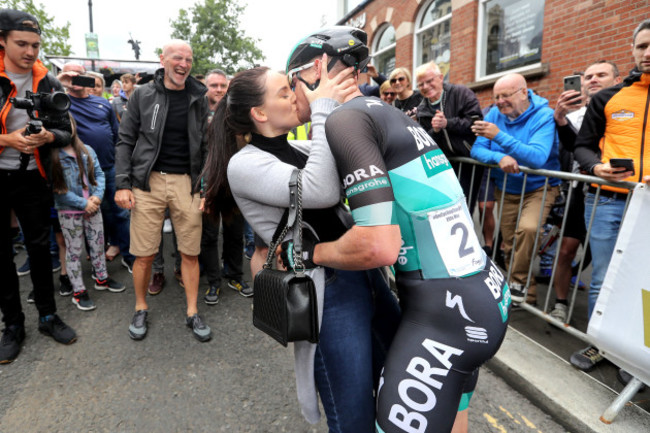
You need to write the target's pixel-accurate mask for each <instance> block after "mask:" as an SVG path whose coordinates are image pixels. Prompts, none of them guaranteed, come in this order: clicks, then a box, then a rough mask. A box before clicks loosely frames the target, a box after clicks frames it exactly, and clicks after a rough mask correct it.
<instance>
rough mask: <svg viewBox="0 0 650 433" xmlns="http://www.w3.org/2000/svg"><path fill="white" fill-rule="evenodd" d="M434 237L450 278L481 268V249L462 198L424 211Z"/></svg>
mask: <svg viewBox="0 0 650 433" xmlns="http://www.w3.org/2000/svg"><path fill="white" fill-rule="evenodd" d="M427 216H428V218H429V224H430V225H431V232H432V233H433V238H434V239H435V241H436V244H437V245H438V250H439V251H440V255H441V257H442V260H443V262H444V264H445V267H446V268H447V272H449V275H450V276H452V277H462V276H465V275H468V274H471V273H474V272H478V271H480V270H481V269H483V266H484V265H485V263H484V261H483V250H482V249H481V244H480V243H479V241H478V237H477V236H476V233H475V232H474V225H473V224H472V221H471V219H470V217H469V212H468V210H467V205H466V204H465V201H464V200H463V201H461V202H459V203H457V204H455V205H453V206H452V207H448V208H446V209H441V210H436V211H432V212H429V213H428V214H427Z"/></svg>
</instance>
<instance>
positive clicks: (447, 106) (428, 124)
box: [415, 62, 483, 213]
mask: <svg viewBox="0 0 650 433" xmlns="http://www.w3.org/2000/svg"><path fill="white" fill-rule="evenodd" d="M443 79H444V76H443V75H442V73H441V72H440V68H439V67H438V65H436V64H435V63H434V62H429V63H425V64H424V65H421V66H419V67H418V68H417V69H416V70H415V81H416V83H417V86H418V90H419V91H420V93H422V96H424V99H422V102H421V103H420V105H419V106H418V111H417V118H418V122H419V123H420V126H422V128H424V130H425V131H427V132H428V133H429V135H430V136H431V137H433V139H434V140H435V141H436V143H437V144H438V146H440V149H441V150H442V151H443V153H444V154H445V156H447V157H448V158H449V157H452V156H467V157H469V152H470V149H471V148H472V145H473V144H474V140H476V136H475V135H474V134H473V133H472V131H471V129H470V127H471V126H472V123H473V121H474V120H473V119H476V120H481V119H483V114H482V112H481V106H480V104H479V102H478V99H477V98H476V95H475V94H474V92H472V91H471V90H470V89H468V88H467V87H465V86H461V85H458V84H449V83H444V82H443ZM451 166H452V167H453V169H454V171H455V172H456V175H457V176H458V175H459V172H460V176H459V179H458V180H459V181H460V185H461V186H462V188H463V193H464V194H465V198H466V200H467V205H468V207H469V211H470V213H473V212H474V205H475V204H476V199H477V197H478V191H479V188H480V185H481V179H482V178H483V167H482V166H480V165H475V166H470V165H467V164H465V165H464V166H463V167H462V168H461V167H460V164H459V163H458V162H451Z"/></svg>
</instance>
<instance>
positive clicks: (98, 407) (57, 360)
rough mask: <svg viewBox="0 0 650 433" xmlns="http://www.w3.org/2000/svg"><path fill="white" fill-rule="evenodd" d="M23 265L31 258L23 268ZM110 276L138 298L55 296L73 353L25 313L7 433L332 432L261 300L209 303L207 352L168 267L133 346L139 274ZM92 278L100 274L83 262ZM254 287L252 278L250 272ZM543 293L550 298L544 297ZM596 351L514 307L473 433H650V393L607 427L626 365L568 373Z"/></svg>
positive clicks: (4, 377) (481, 389)
mask: <svg viewBox="0 0 650 433" xmlns="http://www.w3.org/2000/svg"><path fill="white" fill-rule="evenodd" d="M166 244H171V243H170V242H167V243H166ZM166 259H167V260H169V261H170V264H171V262H172V261H173V259H171V258H170V257H169V256H168V255H167V257H166ZM23 260H24V253H21V254H20V255H19V256H18V257H17V258H16V263H17V264H18V265H20V264H22V262H23ZM247 265H248V263H247V262H245V268H246V267H247ZM108 267H109V272H111V274H112V275H113V276H114V277H115V278H116V279H119V280H121V281H124V282H126V283H127V291H126V292H125V293H122V294H114V293H107V292H96V291H92V294H91V296H92V297H93V299H94V300H95V301H96V303H97V304H98V308H97V310H95V311H92V312H81V311H79V310H77V309H76V308H75V307H74V306H73V305H72V303H71V302H70V300H69V299H70V298H61V297H59V296H58V294H57V304H58V306H59V311H60V313H61V315H62V317H63V318H64V320H65V321H66V322H67V323H69V324H70V325H71V326H73V327H74V328H75V329H77V331H78V333H79V335H80V339H79V341H78V342H77V343H76V344H74V345H72V346H69V347H68V346H62V345H58V344H54V343H52V342H51V341H49V340H48V339H47V338H46V337H43V336H41V335H39V334H38V332H36V329H35V328H36V317H35V309H34V308H32V307H27V304H24V307H26V308H25V312H26V314H27V316H28V320H27V322H26V325H27V328H28V337H27V340H26V342H25V345H24V347H23V350H22V353H21V355H20V357H19V358H18V360H16V361H15V362H14V363H12V364H9V365H6V366H2V367H1V368H0V388H1V389H2V391H3V392H2V393H0V432H2V433H12V432H42V431H93V432H104V431H106V432H131V431H160V432H180V431H183V432H185V431H187V432H190V431H191V432H199V431H224V432H237V431H242V432H257V431H259V432H268V431H274V432H306V433H307V432H308V433H317V432H318V433H320V432H324V431H327V427H326V424H325V421H324V420H322V421H321V422H320V423H319V424H317V425H314V426H309V425H307V424H306V423H305V422H304V421H303V420H302V417H301V416H300V414H299V410H298V408H297V405H296V404H295V388H294V377H293V365H292V364H293V362H292V355H291V351H290V350H287V349H284V348H282V347H280V346H279V345H277V344H276V343H275V342H273V341H272V340H271V339H270V338H268V337H266V336H264V335H263V334H262V333H260V332H258V331H256V330H255V329H254V328H252V326H251V324H250V318H251V299H250V298H243V297H241V296H239V295H238V294H237V293H236V292H234V291H233V290H229V289H227V288H225V287H224V289H222V297H221V301H220V303H219V304H218V305H217V306H213V307H207V306H205V305H204V304H203V303H202V302H201V303H200V306H199V309H200V312H201V314H203V316H204V318H205V319H206V321H207V323H208V324H209V325H210V326H211V327H212V329H213V332H214V337H213V341H212V342H210V343H199V342H197V341H195V340H194V339H193V338H191V334H190V331H189V330H188V329H187V328H186V327H185V326H184V324H183V309H184V308H183V305H184V294H183V290H182V289H181V288H180V287H178V286H177V284H176V282H175V281H174V277H173V272H172V270H171V266H168V267H167V272H166V274H167V287H166V289H165V291H163V293H162V294H160V295H158V296H156V297H151V298H150V303H151V305H150V308H151V309H152V310H151V314H150V335H149V336H148V337H147V339H145V340H144V341H142V342H133V341H131V340H130V339H129V338H128V336H127V335H126V327H127V324H128V321H129V319H130V314H131V311H132V310H131V309H132V305H133V289H132V283H131V281H130V275H129V274H128V273H127V272H126V271H125V269H124V268H123V267H121V266H120V265H119V263H117V261H114V262H112V263H109V266H108ZM245 270H246V269H245ZM84 271H85V273H86V276H87V275H89V264H88V263H87V262H85V261H84ZM246 271H247V270H246ZM246 278H247V279H249V280H250V275H249V272H248V271H247V275H246ZM57 279H58V278H57ZM29 283H30V279H29V277H22V278H21V293H22V295H24V297H26V295H27V292H28V291H29V289H30V287H29V286H30V284H29ZM224 286H225V284H224ZM57 288H58V287H57ZM539 288H540V293H539V294H538V296H539V299H543V296H544V293H545V292H544V288H543V287H542V286H541V285H540V286H539ZM577 299H578V302H577V304H576V308H575V314H574V318H573V319H572V321H571V324H572V325H573V326H575V327H576V328H578V329H580V330H584V329H586V319H584V317H585V316H586V314H585V312H586V294H585V293H584V292H581V293H578V296H577ZM540 302H541V301H540ZM584 346H585V343H584V342H582V341H580V340H579V339H577V338H575V337H573V336H571V335H570V334H568V333H566V332H564V331H563V330H561V329H558V328H555V327H553V326H551V325H550V324H548V323H546V322H545V321H544V320H542V319H540V318H538V317H536V316H534V315H532V314H530V313H529V312H527V311H525V310H522V309H520V308H516V309H514V310H513V312H512V314H511V319H510V329H509V332H508V334H507V336H506V339H505V341H504V343H503V345H502V347H501V350H500V351H499V352H498V353H497V355H496V356H495V358H494V359H493V360H491V361H490V362H489V363H488V364H487V366H486V367H487V369H486V370H485V371H484V372H482V373H481V376H480V379H479V386H478V388H477V392H476V395H475V398H474V399H473V401H472V409H471V410H470V431H472V433H478V432H486V433H487V432H489V433H492V432H501V433H504V432H509V433H512V432H514V433H519V432H528V431H537V432H544V433H554V432H563V431H567V432H573V433H592V432H597V433H600V432H607V433H618V432H625V433H637V432H639V433H640V432H650V414H649V412H648V410H649V408H650V398H649V397H650V390H646V391H645V392H641V393H639V394H637V396H635V397H634V399H633V404H629V405H627V406H626V407H624V408H623V410H622V411H621V413H620V414H619V415H618V417H617V418H616V419H615V420H614V422H613V423H612V424H610V425H607V424H604V423H603V422H601V421H600V420H599V418H600V416H601V415H602V413H603V411H604V410H605V409H606V408H607V407H608V406H609V405H610V404H611V402H612V401H613V400H614V399H615V398H616V396H617V395H618V392H620V390H621V389H622V388H623V386H622V385H620V384H618V382H617V381H616V378H615V372H616V370H617V368H616V367H615V366H614V365H612V364H610V363H608V362H604V363H602V365H599V366H598V367H597V368H596V369H595V370H594V371H592V372H591V373H589V374H587V373H583V372H580V371H578V370H576V369H575V368H573V367H572V366H571V365H570V364H569V363H568V361H567V360H568V358H569V356H570V354H571V353H572V352H573V351H575V350H578V349H581V348H583V347H584ZM493 373H494V374H493ZM495 375H496V376H495ZM493 376H494V377H493ZM500 379H503V380H504V381H505V382H506V383H507V385H509V386H510V387H512V388H514V389H515V390H516V391H518V392H519V393H521V396H517V397H515V398H514V399H512V400H508V399H507V398H506V396H505V394H506V393H507V392H510V391H509V390H505V389H504V388H502V387H501V385H499V381H500ZM251 390H253V392H252V393H251ZM528 400H530V402H532V404H531V403H529V402H528ZM534 406H537V407H538V408H539V409H541V410H540V411H539V412H540V413H539V414H537V415H536V418H532V417H531V415H530V414H531V413H532V412H533V410H534V409H536V408H535V407H534ZM549 415H550V419H548V420H547V419H545V418H544V417H547V416H549ZM531 419H533V420H534V423H535V426H536V427H535V428H532V427H531V425H532V423H531V421H530V420H531ZM551 421H552V422H551ZM554 423H557V424H559V425H560V426H557V427H555V426H554ZM62 426H67V427H63V428H62ZM253 426H254V427H253ZM71 428H72V429H73V430H69V429H71Z"/></svg>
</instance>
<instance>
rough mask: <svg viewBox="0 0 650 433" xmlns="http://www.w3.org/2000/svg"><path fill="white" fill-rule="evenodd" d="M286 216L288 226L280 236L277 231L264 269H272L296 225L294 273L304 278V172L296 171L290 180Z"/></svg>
mask: <svg viewBox="0 0 650 433" xmlns="http://www.w3.org/2000/svg"><path fill="white" fill-rule="evenodd" d="M285 214H288V218H287V224H286V225H285V226H284V228H283V229H282V231H281V232H280V233H279V234H278V233H277V232H278V230H276V235H274V239H273V240H272V241H271V244H270V245H269V252H268V254H267V255H266V263H264V265H263V268H264V269H271V268H272V263H273V257H274V256H275V250H276V248H277V246H278V245H280V243H281V242H282V240H283V239H284V237H285V236H286V235H287V233H288V232H289V230H290V229H291V227H294V224H296V226H295V227H296V228H295V229H294V239H293V261H294V272H295V273H296V274H297V275H298V276H303V275H304V271H305V266H304V264H303V262H302V170H298V169H296V170H294V171H293V173H291V179H290V180H289V209H287V212H285ZM283 219H284V217H283ZM278 229H279V227H278ZM296 230H297V233H296ZM296 235H297V236H296Z"/></svg>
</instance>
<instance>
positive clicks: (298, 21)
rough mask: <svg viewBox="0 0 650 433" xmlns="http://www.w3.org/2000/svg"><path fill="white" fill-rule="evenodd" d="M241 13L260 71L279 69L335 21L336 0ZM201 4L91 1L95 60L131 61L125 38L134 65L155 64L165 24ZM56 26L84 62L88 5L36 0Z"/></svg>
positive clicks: (271, 2)
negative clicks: (297, 47) (134, 44)
mask: <svg viewBox="0 0 650 433" xmlns="http://www.w3.org/2000/svg"><path fill="white" fill-rule="evenodd" d="M238 1H239V4H240V5H245V6H246V9H245V11H244V14H243V15H242V16H241V23H240V26H241V28H243V29H244V31H245V34H246V36H250V37H253V38H256V39H259V40H260V42H259V45H258V47H259V48H260V49H261V51H262V52H263V53H264V55H265V56H266V60H265V61H264V62H263V64H264V65H266V66H269V67H271V68H273V69H284V66H285V63H286V60H287V56H288V55H289V53H290V51H291V49H292V48H293V45H294V44H295V43H296V42H297V41H298V40H299V39H300V38H302V37H303V36H306V35H307V34H309V33H310V32H312V31H314V30H316V29H318V28H319V27H321V25H322V22H326V23H327V24H328V25H333V24H335V23H336V20H337V16H336V14H337V3H338V2H337V0H320V1H317V2H316V1H313V2H312V1H306V0H248V1H246V0H238ZM197 2H201V3H202V2H203V0H174V1H164V2H163V1H156V0H92V4H93V8H92V11H93V30H94V32H95V33H97V35H98V41H99V55H100V57H101V58H105V59H116V60H135V57H134V54H133V50H132V49H131V45H130V44H128V43H127V41H128V40H129V39H130V37H129V32H131V34H132V35H133V37H134V38H135V39H136V40H139V41H140V53H141V54H140V60H158V59H157V58H156V56H155V54H154V51H155V49H156V48H158V47H162V46H163V45H164V43H165V42H166V41H167V40H168V39H169V37H170V34H171V26H170V24H169V21H170V19H174V20H175V19H177V18H178V12H179V10H180V9H189V8H190V7H191V6H193V5H194V4H195V3H197ZM35 3H37V4H38V3H41V4H42V5H43V6H44V7H45V10H46V11H47V13H48V15H49V16H52V17H54V21H55V24H56V25H57V26H62V25H65V23H66V22H70V41H69V43H70V45H72V51H73V55H74V56H79V57H86V45H85V33H87V32H89V31H90V24H89V13H88V0H36V1H35Z"/></svg>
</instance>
